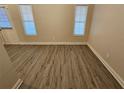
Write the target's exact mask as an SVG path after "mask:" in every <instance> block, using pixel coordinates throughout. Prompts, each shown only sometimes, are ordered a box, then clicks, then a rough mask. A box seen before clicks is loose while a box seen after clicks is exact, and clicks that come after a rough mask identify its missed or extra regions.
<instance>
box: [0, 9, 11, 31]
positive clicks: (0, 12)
mask: <svg viewBox="0 0 124 93" xmlns="http://www.w3.org/2000/svg"><path fill="white" fill-rule="evenodd" d="M0 28H2V29H4V28H6V29H8V28H12V25H11V23H10V21H9V17H8V15H7V10H6V8H5V7H0Z"/></svg>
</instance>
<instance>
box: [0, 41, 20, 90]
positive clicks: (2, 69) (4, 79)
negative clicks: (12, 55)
mask: <svg viewBox="0 0 124 93" xmlns="http://www.w3.org/2000/svg"><path fill="white" fill-rule="evenodd" d="M17 79H18V78H17V75H16V72H15V70H14V69H13V67H12V64H11V62H10V59H9V57H8V54H7V53H6V50H5V48H4V47H3V44H2V41H1V39H0V88H1V89H3V88H12V87H13V85H14V84H15V83H16V81H17Z"/></svg>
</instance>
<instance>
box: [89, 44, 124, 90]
mask: <svg viewBox="0 0 124 93" xmlns="http://www.w3.org/2000/svg"><path fill="white" fill-rule="evenodd" d="M87 45H88V47H89V48H90V49H91V50H92V52H93V53H94V54H95V55H96V56H97V57H98V58H99V60H100V61H101V62H102V63H103V65H104V66H105V67H106V68H107V70H108V71H109V72H110V73H111V74H112V75H113V77H114V78H115V79H116V80H117V81H118V83H119V84H120V85H121V86H122V88H124V80H123V79H122V78H121V77H120V75H119V74H117V73H116V71H115V70H114V69H113V68H112V67H111V66H110V65H109V64H108V62H106V61H105V60H104V59H103V58H102V57H101V56H100V55H99V53H98V52H97V51H96V50H95V49H94V48H93V47H92V46H91V45H90V44H89V43H87Z"/></svg>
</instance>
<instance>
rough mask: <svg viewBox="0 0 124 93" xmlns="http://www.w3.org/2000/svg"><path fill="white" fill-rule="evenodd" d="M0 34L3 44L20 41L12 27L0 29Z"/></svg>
mask: <svg viewBox="0 0 124 93" xmlns="http://www.w3.org/2000/svg"><path fill="white" fill-rule="evenodd" d="M0 34H1V35H2V38H3V42H4V44H5V43H16V42H20V40H19V37H18V35H17V33H16V31H15V30H14V29H13V28H12V29H2V31H1V32H0Z"/></svg>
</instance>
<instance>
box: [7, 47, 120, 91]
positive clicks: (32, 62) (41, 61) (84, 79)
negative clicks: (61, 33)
mask: <svg viewBox="0 0 124 93" xmlns="http://www.w3.org/2000/svg"><path fill="white" fill-rule="evenodd" d="M5 48H6V50H7V52H8V54H9V56H10V58H11V61H12V64H13V68H14V69H15V70H16V72H17V74H18V76H19V77H20V78H21V79H23V81H24V83H23V84H22V86H21V87H20V88H22V89H28V88H29V89H39V88H40V89H103V88H104V89H105V88H107V89H108V88H109V89H118V88H119V89H120V88H122V87H121V86H120V85H119V84H118V82H117V81H116V80H115V79H114V77H113V76H112V75H111V73H110V72H109V71H108V70H107V69H106V68H105V67H104V65H103V64H102V63H101V62H100V60H99V59H98V58H97V57H96V56H95V55H94V54H93V52H92V51H91V50H90V49H89V48H88V46H85V45H82V46H79V45H78V46H74V45H42V46H31V45H5Z"/></svg>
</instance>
